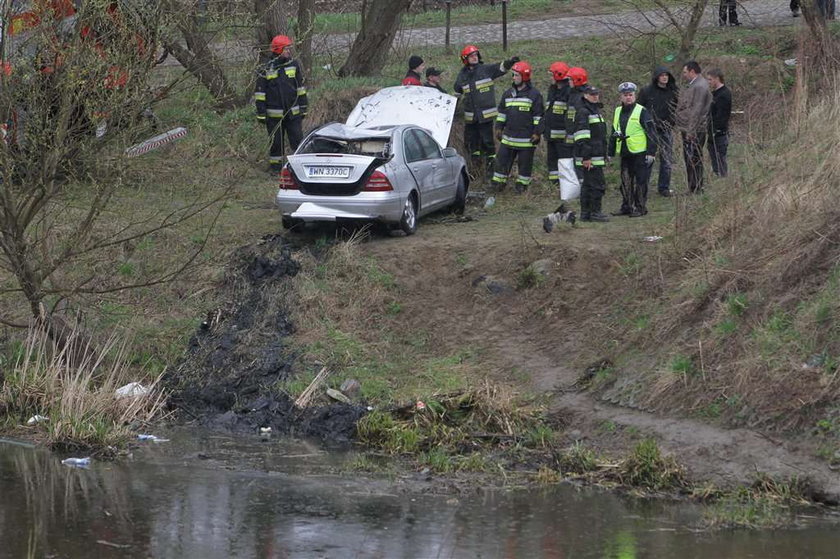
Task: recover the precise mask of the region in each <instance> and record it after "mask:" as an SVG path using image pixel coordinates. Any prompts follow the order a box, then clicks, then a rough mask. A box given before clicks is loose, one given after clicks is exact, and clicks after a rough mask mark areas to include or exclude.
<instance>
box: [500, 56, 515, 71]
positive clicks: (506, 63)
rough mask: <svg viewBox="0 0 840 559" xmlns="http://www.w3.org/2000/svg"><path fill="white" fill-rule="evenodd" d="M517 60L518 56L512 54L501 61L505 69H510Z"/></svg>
mask: <svg viewBox="0 0 840 559" xmlns="http://www.w3.org/2000/svg"><path fill="white" fill-rule="evenodd" d="M517 62H519V57H518V56H512V57H511V58H509V59H507V60H505V61H504V62H502V66H504V67H505V70H510V69H511V68H513V65H514V64H516V63H517Z"/></svg>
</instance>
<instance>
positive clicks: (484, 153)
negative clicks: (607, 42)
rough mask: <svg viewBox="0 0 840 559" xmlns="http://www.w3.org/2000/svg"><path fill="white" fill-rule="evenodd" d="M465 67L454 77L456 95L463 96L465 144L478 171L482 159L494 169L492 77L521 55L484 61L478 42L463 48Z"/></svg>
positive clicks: (493, 98)
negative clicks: (496, 60) (495, 62)
mask: <svg viewBox="0 0 840 559" xmlns="http://www.w3.org/2000/svg"><path fill="white" fill-rule="evenodd" d="M461 62H462V63H463V65H464V67H463V68H461V71H460V72H458V76H457V77H456V78H455V87H454V89H455V95H462V96H463V107H464V119H465V120H466V124H465V125H464V145H465V147H466V149H467V151H468V152H469V153H470V158H471V163H472V165H471V167H472V169H473V172H476V171H477V170H478V169H479V168H480V167H479V165H480V163H481V162H482V159H483V160H484V161H483V163H484V168H485V169H486V170H487V172H491V170H492V168H493V160H494V159H495V157H496V155H495V154H496V145H495V143H494V142H493V121H494V120H495V119H496V115H497V114H498V111H497V109H496V89H495V88H494V87H493V80H495V79H497V78H500V77H501V76H503V75H505V73H506V72H507V71H508V70H510V68H511V66H513V65H514V64H515V63H516V62H519V57H516V56H514V57H513V58H510V59H509V60H505V61H504V62H501V63H498V64H483V63H482V62H481V53H480V52H479V51H478V47H477V46H475V45H467V46H465V47H464V49H463V50H462V51H461Z"/></svg>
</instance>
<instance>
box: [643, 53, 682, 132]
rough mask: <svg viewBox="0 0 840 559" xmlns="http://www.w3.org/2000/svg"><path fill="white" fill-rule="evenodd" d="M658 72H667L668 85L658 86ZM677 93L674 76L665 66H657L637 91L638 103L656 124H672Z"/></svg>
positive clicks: (661, 125) (660, 125)
mask: <svg viewBox="0 0 840 559" xmlns="http://www.w3.org/2000/svg"><path fill="white" fill-rule="evenodd" d="M660 74H668V85H666V86H665V87H659V83H658V78H659V75H660ZM677 95H679V88H678V87H677V84H676V82H675V81H674V76H673V75H672V74H671V72H669V71H668V68H666V67H665V66H659V67H657V68H656V69H655V70H654V71H653V78H652V79H651V82H650V83H649V84H647V85H646V86H645V87H643V88H642V90H641V91H640V92H639V100H638V103H639V105H642V106H643V107H646V108H647V109H648V110H649V111H650V112H651V116H653V121H654V123H656V125H657V126H659V127H663V126H669V127H671V126H674V114H675V113H676V110H677Z"/></svg>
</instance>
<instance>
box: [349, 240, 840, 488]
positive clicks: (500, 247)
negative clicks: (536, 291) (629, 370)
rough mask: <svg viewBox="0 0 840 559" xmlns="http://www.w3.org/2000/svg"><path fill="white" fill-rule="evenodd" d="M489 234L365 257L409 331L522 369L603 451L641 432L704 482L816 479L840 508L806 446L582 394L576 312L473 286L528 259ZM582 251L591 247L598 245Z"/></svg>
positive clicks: (387, 248) (372, 247)
mask: <svg viewBox="0 0 840 559" xmlns="http://www.w3.org/2000/svg"><path fill="white" fill-rule="evenodd" d="M501 226H502V227H504V226H505V225H504V224H501ZM508 226H509V227H511V228H512V227H518V224H513V225H511V224H508ZM494 227H495V225H494ZM482 228H483V225H472V226H471V227H448V226H438V227H434V226H426V227H424V228H423V230H422V233H421V234H419V235H417V236H415V237H411V238H405V239H399V240H398V241H399V245H397V244H395V243H391V242H386V243H379V242H376V241H374V242H372V243H367V244H366V245H365V248H364V250H365V252H367V253H368V254H369V255H371V256H375V257H376V258H377V259H378V261H379V262H380V264H381V265H382V266H383V267H384V268H385V269H386V270H387V271H389V272H391V273H392V274H394V276H395V277H396V279H397V283H398V285H400V288H401V290H403V292H404V298H405V299H406V300H407V301H408V300H410V301H411V304H410V305H411V307H412V308H413V311H412V313H413V314H415V315H417V316H418V318H416V319H415V320H413V321H412V324H411V326H416V327H420V328H426V327H429V326H430V325H435V328H434V329H433V330H434V331H435V332H436V335H437V336H438V338H439V339H438V342H439V344H440V346H441V347H444V348H447V349H455V348H459V347H465V346H467V347H479V348H481V351H482V353H484V355H483V356H482V360H483V361H485V362H488V363H492V364H493V369H495V371H496V374H499V375H503V376H504V375H510V373H511V372H516V371H521V372H522V373H524V374H525V375H527V378H528V379H529V382H530V388H531V389H532V390H534V391H536V392H538V393H552V394H553V396H552V400H551V405H550V411H551V413H552V414H554V415H556V416H560V417H563V418H565V419H566V421H567V423H568V424H569V427H570V428H571V429H575V430H578V431H580V432H581V433H583V434H584V436H585V437H586V438H589V439H592V440H594V441H597V443H598V445H599V446H601V447H604V450H607V451H613V452H621V451H625V450H626V449H627V448H629V447H630V446H631V445H632V444H633V443H634V442H635V440H632V439H634V437H630V436H625V437H614V436H613V437H603V436H599V432H600V431H601V426H602V425H604V424H605V422H612V423H613V424H615V425H617V426H619V427H621V428H622V430H624V429H627V428H633V429H631V430H632V431H634V432H635V433H636V434H635V438H636V439H637V437H638V436H648V437H653V438H655V439H656V440H657V441H658V443H659V444H660V445H661V447H662V448H663V449H664V450H665V451H666V452H669V453H671V454H674V455H675V456H677V457H678V460H679V461H680V462H681V463H682V464H683V465H685V466H686V468H687V469H688V471H689V475H690V476H691V477H692V478H693V479H695V480H697V481H710V482H713V483H715V484H716V485H719V486H724V487H731V486H733V485H736V484H749V483H751V482H752V481H754V480H755V476H756V474H757V473H764V474H768V475H770V476H772V477H774V478H783V479H787V478H797V479H800V480H807V481H808V482H810V486H811V489H812V491H813V494H812V497H813V498H814V499H815V500H818V501H821V502H826V503H830V504H840V475H838V473H837V472H834V471H832V470H831V469H830V468H829V467H828V465H827V464H825V463H823V462H821V461H819V460H817V459H815V458H812V457H811V456H810V454H809V452H808V450H807V449H806V448H799V446H798V445H797V442H796V441H792V440H776V439H774V438H771V437H768V436H766V435H764V434H762V433H760V432H758V431H754V430H750V429H744V428H733V429H725V428H721V427H716V426H714V425H710V424H706V423H703V422H700V421H696V420H693V419H686V418H679V417H667V416H664V415H660V414H656V413H651V412H647V411H643V410H635V409H631V408H627V407H622V406H618V405H614V404H612V403H609V402H606V401H604V400H601V399H599V398H597V397H596V396H593V395H591V394H589V393H586V392H581V391H578V390H577V389H576V387H575V385H576V383H577V382H578V379H579V377H580V376H581V374H582V371H577V370H575V369H573V368H572V367H571V366H569V365H567V363H568V362H570V361H571V360H572V358H573V357H574V356H575V355H576V354H577V353H578V352H579V351H581V350H583V349H584V348H585V347H586V339H587V337H586V333H585V332H580V331H579V329H578V328H576V324H575V320H574V318H575V317H574V313H575V311H574V310H573V311H572V312H571V313H569V316H567V317H565V318H563V319H560V320H557V321H554V322H551V323H549V324H546V322H547V321H546V320H541V319H539V317H535V316H527V315H526V312H525V310H524V308H523V299H524V297H523V296H522V295H521V294H519V293H517V292H515V291H510V292H506V293H502V294H499V295H492V294H490V293H489V292H485V293H482V292H481V291H486V290H482V289H481V288H480V287H479V288H478V289H477V288H476V287H473V286H472V282H473V281H474V278H475V277H476V276H479V275H480V274H481V273H482V271H483V269H484V268H483V267H484V266H489V265H490V264H491V263H493V264H495V268H493V269H494V270H505V269H507V270H510V269H514V268H515V266H514V265H513V264H512V260H511V262H508V263H506V262H504V261H500V260H504V259H505V258H509V259H512V258H515V257H516V256H520V258H521V255H518V254H517V250H516V249H515V248H514V249H511V247H510V244H511V243H510V239H511V238H512V237H515V236H516V233H512V232H511V231H508V232H507V234H502V233H500V232H499V231H489V232H488V234H485V233H484V232H483V231H481V232H479V231H480V229H482ZM470 230H473V231H470ZM476 230H479V231H476ZM581 237H583V236H582V235H581V236H575V237H572V236H568V237H567V239H564V242H565V243H572V244H576V243H580V242H583V243H590V242H591V241H593V240H594V237H591V236H590V238H589V239H582V238H581ZM601 240H602V241H603V239H601ZM397 246H398V247H399V249H400V250H399V251H398V254H395V253H394V251H393V250H392V249H394V248H396V247H397ZM580 248H581V249H582V250H593V247H591V246H583V247H580ZM594 250H597V249H594ZM458 254H469V255H471V258H473V259H475V263H474V264H472V266H471V267H470V268H468V269H467V270H466V271H465V270H456V269H455V267H454V266H453V264H452V262H453V260H454V259H455V258H456V256H457V255H458ZM578 312H581V311H578ZM517 376H518V375H517Z"/></svg>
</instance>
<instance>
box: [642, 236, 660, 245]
mask: <svg viewBox="0 0 840 559" xmlns="http://www.w3.org/2000/svg"><path fill="white" fill-rule="evenodd" d="M661 240H662V237H660V236H659V235H651V236H650V237H642V241H644V242H646V243H658V242H659V241H661Z"/></svg>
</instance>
